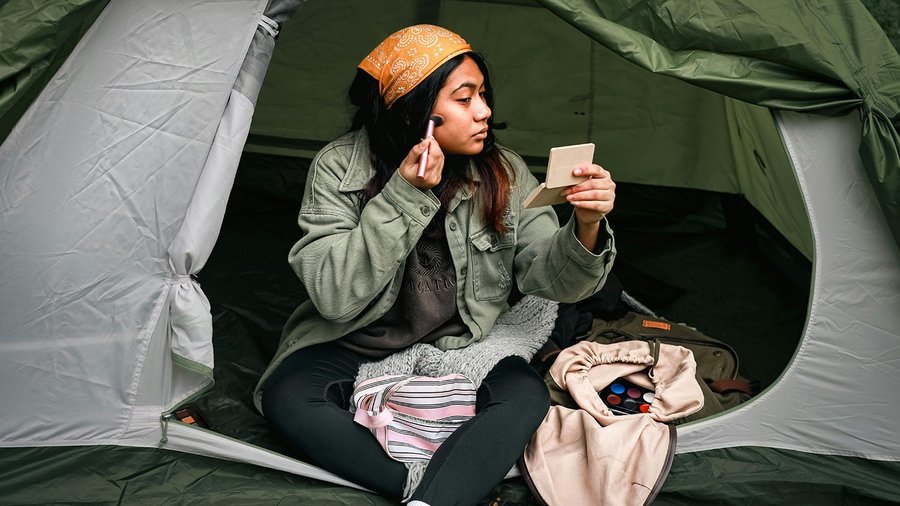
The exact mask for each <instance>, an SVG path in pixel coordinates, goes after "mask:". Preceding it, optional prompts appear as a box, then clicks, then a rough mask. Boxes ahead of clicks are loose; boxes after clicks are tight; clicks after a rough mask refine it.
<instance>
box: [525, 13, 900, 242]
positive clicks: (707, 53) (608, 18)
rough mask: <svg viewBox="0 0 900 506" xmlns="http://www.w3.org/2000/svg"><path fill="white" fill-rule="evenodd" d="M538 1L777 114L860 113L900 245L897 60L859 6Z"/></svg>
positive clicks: (597, 35)
mask: <svg viewBox="0 0 900 506" xmlns="http://www.w3.org/2000/svg"><path fill="white" fill-rule="evenodd" d="M538 1H539V3H540V4H542V5H544V6H545V7H547V8H548V9H550V10H551V11H553V12H554V13H556V14H557V15H558V16H560V17H561V18H562V19H564V20H566V21H568V22H569V23H571V24H572V25H574V26H576V27H577V28H578V29H579V30H581V31H582V32H584V33H585V34H587V35H589V36H590V37H591V38H593V39H594V40H596V41H597V42H599V43H601V44H603V45H604V46H605V47H607V48H609V49H611V50H612V51H614V52H615V53H617V54H619V55H621V56H622V57H624V58H626V59H628V60H629V61H631V62H633V63H635V64H637V65H639V66H641V67H643V68H645V69H648V70H651V71H653V72H655V73H659V74H663V75H670V76H673V77H677V78H679V79H682V80H685V81H687V82H690V83H692V84H695V85H697V86H702V87H704V88H707V89H710V90H713V91H716V92H717V93H721V94H722V95H725V96H729V97H734V98H737V99H739V100H742V101H745V102H749V103H752V104H757V105H762V106H765V107H770V108H772V109H777V110H791V111H807V112H816V113H824V114H846V113H847V112H848V111H857V110H860V111H861V115H862V117H863V124H862V127H861V130H862V139H861V142H860V144H859V146H858V150H859V153H860V156H861V157H862V160H863V164H864V167H865V169H866V174H867V176H868V180H869V182H870V183H871V185H872V187H873V188H874V189H875V194H876V196H877V198H878V202H879V203H880V205H881V209H882V212H883V213H884V215H885V217H886V218H887V222H888V224H889V225H890V230H891V233H892V234H893V237H894V241H895V243H896V244H897V245H900V136H898V134H897V128H898V127H900V55H898V53H897V51H896V49H894V47H893V45H892V44H891V42H890V40H888V38H887V36H886V35H885V34H884V32H883V31H882V30H881V28H880V27H879V26H878V24H877V23H876V22H875V20H874V19H873V18H872V16H871V14H869V12H868V11H867V10H866V8H865V7H864V6H863V5H862V4H861V3H860V2H859V1H858V0H838V1H834V0H808V1H804V2H783V1H781V0H765V1H762V2H752V3H748V2H733V1H730V0H697V1H692V2H682V3H679V2H671V1H667V0H643V1H634V0H610V1H604V2H593V1H583V0H538Z"/></svg>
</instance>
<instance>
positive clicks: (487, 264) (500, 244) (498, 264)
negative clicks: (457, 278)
mask: <svg viewBox="0 0 900 506" xmlns="http://www.w3.org/2000/svg"><path fill="white" fill-rule="evenodd" d="M515 244H516V239H515V232H514V231H510V232H508V233H506V234H497V233H495V232H493V231H490V230H488V229H483V230H481V231H479V232H476V233H475V234H473V235H471V236H469V262H470V264H471V277H472V284H473V287H474V290H475V299H476V300H498V299H505V298H506V297H508V296H509V292H510V289H511V288H512V282H513V281H512V266H513V259H514V257H515V252H516V248H515Z"/></svg>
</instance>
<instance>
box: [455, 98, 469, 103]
mask: <svg viewBox="0 0 900 506" xmlns="http://www.w3.org/2000/svg"><path fill="white" fill-rule="evenodd" d="M471 101H472V97H466V98H461V99H459V100H457V102H459V103H461V104H468V103H469V102H471Z"/></svg>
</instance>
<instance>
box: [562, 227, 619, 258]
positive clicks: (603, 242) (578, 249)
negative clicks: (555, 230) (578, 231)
mask: <svg viewBox="0 0 900 506" xmlns="http://www.w3.org/2000/svg"><path fill="white" fill-rule="evenodd" d="M600 223H601V226H602V227H603V228H602V229H601V230H600V235H599V237H597V252H596V253H594V252H592V251H590V250H588V249H587V248H585V247H584V245H583V244H581V241H579V240H578V237H577V236H576V235H575V226H576V224H575V215H574V214H573V215H572V216H571V217H570V218H569V221H568V222H567V223H566V224H565V226H564V227H563V232H564V235H565V236H566V237H568V238H569V239H570V240H568V241H567V242H568V243H569V246H568V247H567V250H568V253H569V256H570V257H571V258H573V259H574V260H575V261H576V262H578V264H579V265H581V266H583V267H585V268H588V269H591V268H597V267H600V266H602V265H605V264H607V263H610V262H612V259H613V258H615V253H616V242H615V237H614V236H613V231H612V228H610V226H609V220H608V219H607V218H606V217H605V216H604V217H603V219H602V220H600Z"/></svg>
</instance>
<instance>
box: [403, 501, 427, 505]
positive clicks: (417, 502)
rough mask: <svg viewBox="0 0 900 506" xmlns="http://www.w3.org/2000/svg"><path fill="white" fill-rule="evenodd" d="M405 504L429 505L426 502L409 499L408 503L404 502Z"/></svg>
mask: <svg viewBox="0 0 900 506" xmlns="http://www.w3.org/2000/svg"><path fill="white" fill-rule="evenodd" d="M406 505H407V506H431V505H430V504H428V503H427V502H422V501H409V502H408V503H406Z"/></svg>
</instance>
